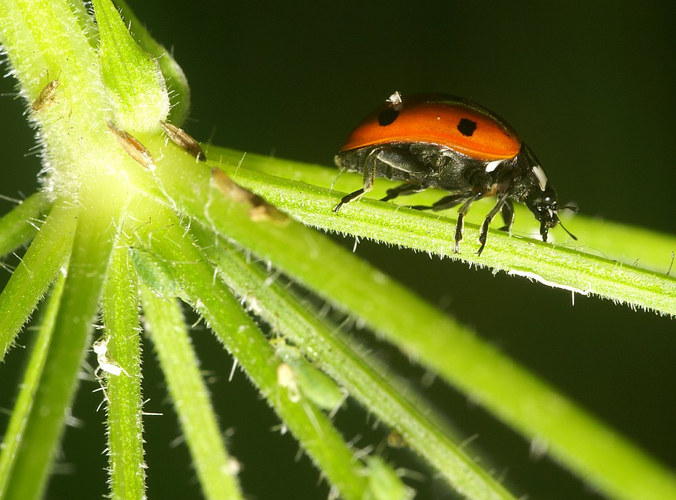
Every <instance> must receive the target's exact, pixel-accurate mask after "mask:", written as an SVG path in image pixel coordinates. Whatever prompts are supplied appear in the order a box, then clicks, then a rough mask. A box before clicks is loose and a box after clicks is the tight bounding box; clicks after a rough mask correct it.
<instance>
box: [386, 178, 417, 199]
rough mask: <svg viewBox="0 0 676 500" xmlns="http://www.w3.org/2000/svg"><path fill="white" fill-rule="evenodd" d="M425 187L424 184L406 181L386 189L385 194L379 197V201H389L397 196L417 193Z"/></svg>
mask: <svg viewBox="0 0 676 500" xmlns="http://www.w3.org/2000/svg"><path fill="white" fill-rule="evenodd" d="M425 189H426V187H425V186H422V185H421V184H419V183H417V182H406V183H404V184H401V185H400V186H397V187H395V188H391V189H388V190H387V195H385V196H383V197H382V198H380V201H390V200H393V199H395V198H396V197H397V196H402V195H408V194H414V193H419V192H420V191H423V190H425Z"/></svg>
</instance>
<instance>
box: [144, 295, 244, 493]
mask: <svg viewBox="0 0 676 500" xmlns="http://www.w3.org/2000/svg"><path fill="white" fill-rule="evenodd" d="M141 291H142V298H143V311H144V313H145V318H146V332H147V333H148V334H149V336H150V338H151V339H152V341H153V345H154V347H155V351H156V352H157V357H158V359H159V362H160V366H161V367H162V372H163V373H164V378H165V379H166V381H167V388H168V390H169V395H170V396H171V400H172V402H173V404H174V408H175V409H176V413H177V414H178V420H179V422H180V424H181V429H182V430H183V434H184V435H185V440H186V443H187V445H188V448H189V449H190V454H191V456H192V459H193V463H194V466H195V470H196V471H197V476H198V477H199V480H200V483H201V485H202V491H203V492H204V496H205V497H206V498H208V499H211V500H218V499H221V498H228V499H233V500H234V499H241V498H242V494H241V492H240V490H239V484H238V483H237V474H236V461H235V460H234V459H232V458H230V457H229V456H228V454H227V451H226V449H225V445H224V443H223V437H222V433H221V431H220V429H219V428H218V423H217V421H216V415H215V413H214V409H213V407H212V405H211V401H210V398H209V393H208V390H207V387H206V385H205V383H204V380H203V379H202V375H201V374H200V372H199V361H198V359H197V355H196V354H195V351H194V350H193V347H192V344H191V342H190V337H189V336H188V330H187V328H186V326H185V322H184V320H183V315H182V314H181V308H180V306H179V304H178V302H177V301H176V299H173V298H161V297H157V296H156V295H155V294H154V292H153V291H151V290H150V289H148V288H147V287H145V286H142V287H141Z"/></svg>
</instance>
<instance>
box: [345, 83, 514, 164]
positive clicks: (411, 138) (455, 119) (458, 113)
mask: <svg viewBox="0 0 676 500" xmlns="http://www.w3.org/2000/svg"><path fill="white" fill-rule="evenodd" d="M398 142H407V143H428V144H436V145H439V146H445V147H448V148H451V149H453V150H455V151H458V152H460V153H462V154H464V155H467V156H469V157H471V158H475V159H477V160H503V159H508V158H514V157H515V156H516V155H517V154H519V151H520V150H521V139H520V138H519V136H518V135H517V134H516V132H515V131H514V130H513V129H512V128H511V127H510V126H509V125H508V124H507V123H506V122H505V121H504V120H503V119H502V118H500V117H499V116H497V115H496V114H494V113H492V112H491V111H489V110H487V109H485V108H483V107H481V106H479V105H477V104H475V103H473V102H470V101H466V100H464V99H461V98H456V97H452V96H447V95H444V96H438V95H423V96H415V99H411V98H409V99H407V100H406V101H405V103H403V104H399V103H394V104H393V103H392V102H386V103H385V104H384V105H383V106H381V107H380V108H379V109H377V110H376V111H375V112H374V113H373V114H371V115H369V116H368V117H367V118H366V119H365V120H364V121H363V122H362V123H361V124H359V125H358V126H357V127H356V128H355V129H354V130H353V132H352V133H351V134H350V136H349V137H348V138H347V141H346V142H345V144H344V145H343V147H342V148H341V151H349V150H352V149H357V148H362V147H365V146H374V145H379V144H390V143H398Z"/></svg>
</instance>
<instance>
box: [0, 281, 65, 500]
mask: <svg viewBox="0 0 676 500" xmlns="http://www.w3.org/2000/svg"><path fill="white" fill-rule="evenodd" d="M64 281H65V278H64V277H63V276H60V277H59V278H58V279H57V281H56V283H55V285H54V288H53V290H52V292H51V295H50V297H49V301H48V302H47V304H46V307H45V311H44V316H43V318H42V324H41V325H40V328H39V330H38V332H37V340H36V341H35V345H34V346H33V349H32V350H31V354H30V359H29V362H28V367H27V368H26V373H25V374H24V376H23V380H22V383H21V386H20V387H21V390H20V391H19V395H18V397H17V400H16V403H15V404H14V408H13V409H12V417H11V419H10V421H9V425H8V426H7V431H6V432H5V435H4V436H3V439H2V452H1V453H0V498H2V499H4V498H6V497H5V493H6V490H7V484H8V482H9V480H10V478H11V477H12V473H13V471H12V469H13V467H14V462H15V460H16V457H17V454H18V452H19V449H20V447H21V446H22V440H23V435H24V432H25V429H26V425H27V424H28V422H29V418H30V416H31V413H32V412H33V407H34V405H33V402H34V398H35V394H36V393H37V391H38V385H39V383H40V380H41V376H42V371H43V369H44V366H45V360H46V359H47V353H48V352H49V344H50V343H51V340H52V334H53V332H54V323H55V320H56V314H57V312H58V310H59V306H60V301H61V293H62V292H63V283H64Z"/></svg>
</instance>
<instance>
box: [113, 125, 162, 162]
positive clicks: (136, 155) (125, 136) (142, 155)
mask: <svg viewBox="0 0 676 500" xmlns="http://www.w3.org/2000/svg"><path fill="white" fill-rule="evenodd" d="M106 123H107V124H108V128H109V129H110V131H111V132H112V133H113V134H115V138H116V139H117V142H119V143H120V146H122V148H123V149H124V150H125V151H126V152H127V154H128V155H129V156H131V157H132V159H133V160H135V161H136V162H137V163H140V164H141V165H142V166H144V167H145V168H147V169H150V170H155V159H154V158H153V156H152V155H151V154H150V151H148V149H147V148H146V147H145V146H144V145H143V144H141V142H140V141H139V140H138V139H137V138H136V137H134V136H133V135H131V134H130V133H129V132H127V131H125V130H122V129H121V128H118V127H117V126H116V125H115V124H114V123H113V122H111V121H110V120H106Z"/></svg>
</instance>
